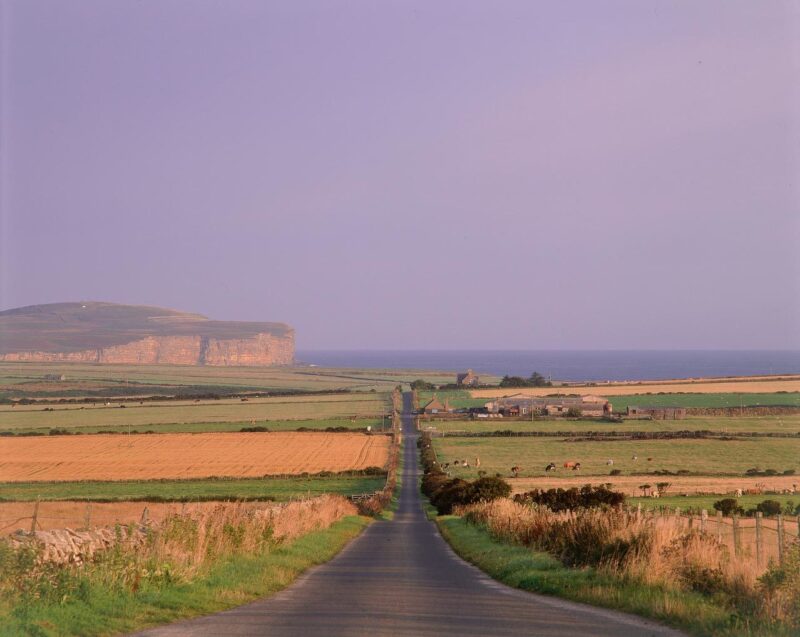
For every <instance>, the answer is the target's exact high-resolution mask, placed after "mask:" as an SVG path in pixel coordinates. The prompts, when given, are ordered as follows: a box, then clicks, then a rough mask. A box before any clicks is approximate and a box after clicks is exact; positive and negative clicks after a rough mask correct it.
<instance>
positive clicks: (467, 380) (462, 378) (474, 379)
mask: <svg viewBox="0 0 800 637" xmlns="http://www.w3.org/2000/svg"><path fill="white" fill-rule="evenodd" d="M456 384H457V385H464V386H466V387H474V386H475V385H480V384H481V383H480V378H479V377H478V375H477V374H476V373H475V372H473V371H472V370H471V369H468V370H467V372H466V373H465V374H458V375H457V376H456Z"/></svg>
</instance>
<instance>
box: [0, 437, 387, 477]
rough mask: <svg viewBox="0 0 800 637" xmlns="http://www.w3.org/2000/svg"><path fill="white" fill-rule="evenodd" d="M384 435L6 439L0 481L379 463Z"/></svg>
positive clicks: (282, 471) (308, 469) (247, 473)
mask: <svg viewBox="0 0 800 637" xmlns="http://www.w3.org/2000/svg"><path fill="white" fill-rule="evenodd" d="M389 442H390V440H389V437H388V436H382V435H372V436H370V435H364V434H358V433H354V434H349V433H335V434H334V433H322V432H319V433H316V432H314V433H296V432H292V433H289V432H274V433H202V434H158V435H145V434H141V435H137V434H134V435H129V436H127V435H125V436H124V435H104V434H98V435H94V436H48V437H13V438H4V439H2V444H0V482H15V481H74V480H131V479H135V480H152V479H165V478H166V479H169V478H180V479H187V478H206V477H210V476H220V477H223V476H224V477H237V478H247V477H261V476H267V475H289V474H295V475H296V474H302V473H318V472H321V471H330V472H341V471H352V470H359V469H366V468H367V467H381V468H382V467H384V466H385V465H386V463H387V460H388V449H389Z"/></svg>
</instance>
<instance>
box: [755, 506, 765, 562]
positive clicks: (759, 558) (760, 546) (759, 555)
mask: <svg viewBox="0 0 800 637" xmlns="http://www.w3.org/2000/svg"><path fill="white" fill-rule="evenodd" d="M763 517H764V514H763V513H761V511H756V564H758V565H759V566H761V565H762V564H763V563H764V536H763V534H762V530H761V523H762V519H763Z"/></svg>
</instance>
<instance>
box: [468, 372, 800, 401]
mask: <svg viewBox="0 0 800 637" xmlns="http://www.w3.org/2000/svg"><path fill="white" fill-rule="evenodd" d="M779 391H781V392H782V391H785V392H797V391H800V377H799V376H782V377H780V379H775V380H766V379H758V380H755V379H749V378H741V379H735V380H732V379H711V378H709V379H698V380H690V381H687V380H674V381H653V382H642V383H599V384H597V385H568V386H564V387H523V388H508V387H506V388H498V389H475V390H472V391H471V392H470V394H471V395H472V397H473V398H497V397H499V396H513V395H517V394H524V395H526V396H547V395H548V394H553V393H575V394H599V395H603V396H629V395H634V394H647V393H652V394H657V393H659V392H664V393H667V394H725V393H735V394H770V393H775V392H779Z"/></svg>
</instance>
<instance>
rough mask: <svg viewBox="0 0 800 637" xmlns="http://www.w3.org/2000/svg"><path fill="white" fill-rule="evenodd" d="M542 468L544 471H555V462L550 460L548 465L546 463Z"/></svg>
mask: <svg viewBox="0 0 800 637" xmlns="http://www.w3.org/2000/svg"><path fill="white" fill-rule="evenodd" d="M544 470H545V471H555V470H556V463H555V462H551V463H550V464H549V465H547V466H546V467H545V468H544Z"/></svg>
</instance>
